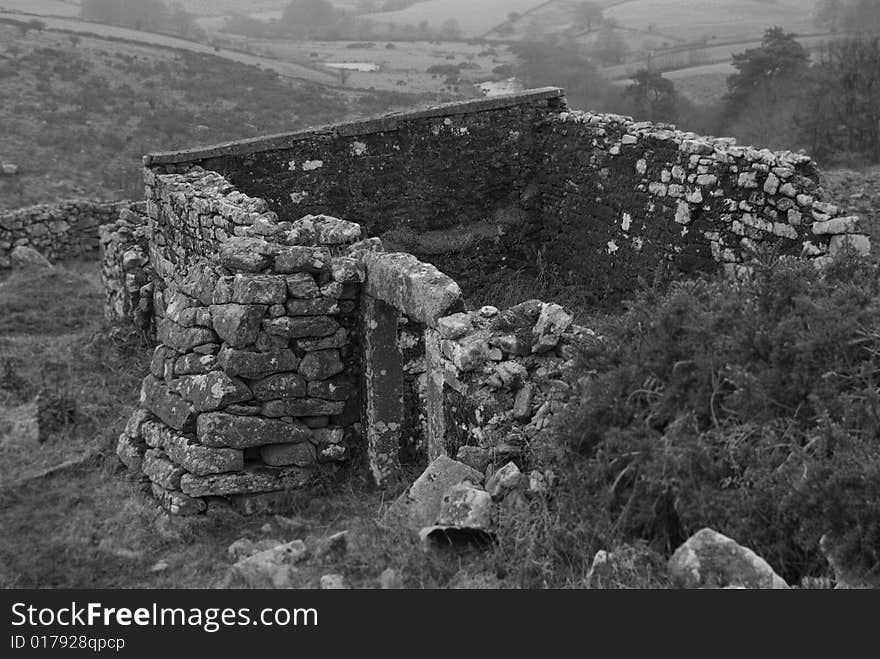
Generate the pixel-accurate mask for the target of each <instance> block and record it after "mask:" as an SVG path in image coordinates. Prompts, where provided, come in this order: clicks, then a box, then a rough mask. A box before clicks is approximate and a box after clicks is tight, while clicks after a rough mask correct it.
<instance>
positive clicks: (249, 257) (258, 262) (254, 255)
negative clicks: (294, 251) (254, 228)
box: [220, 237, 276, 272]
mask: <svg viewBox="0 0 880 659" xmlns="http://www.w3.org/2000/svg"><path fill="white" fill-rule="evenodd" d="M275 251H276V248H274V247H273V246H271V245H270V244H269V243H267V242H266V241H265V240H262V239H259V238H245V237H234V238H230V239H228V240H226V241H225V242H223V243H221V244H220V264H221V265H223V266H224V267H226V268H229V269H230V270H232V271H233V272H261V271H262V270H265V269H266V268H268V267H269V266H270V265H271V264H272V255H273V253H274V252H275Z"/></svg>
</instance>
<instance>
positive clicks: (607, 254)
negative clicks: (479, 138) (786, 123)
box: [526, 112, 868, 299]
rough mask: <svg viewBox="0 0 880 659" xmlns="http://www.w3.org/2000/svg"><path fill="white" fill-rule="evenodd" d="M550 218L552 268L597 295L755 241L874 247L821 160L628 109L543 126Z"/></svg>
mask: <svg viewBox="0 0 880 659" xmlns="http://www.w3.org/2000/svg"><path fill="white" fill-rule="evenodd" d="M534 149H535V150H534V156H535V158H536V160H537V167H536V168H535V172H536V178H535V180H534V183H535V185H536V186H537V188H538V190H539V195H538V196H537V197H536V198H535V200H534V203H535V204H536V205H537V207H538V208H540V212H539V213H538V214H537V215H535V216H537V217H540V221H539V222H538V223H537V224H536V225H535V226H534V227H533V228H532V230H530V231H528V232H527V234H528V235H529V240H528V241H526V242H530V243H531V249H533V250H534V251H535V253H536V254H537V253H538V252H540V254H541V260H542V262H543V263H544V265H545V267H546V270H547V274H548V275H549V276H551V277H552V278H553V279H554V280H555V281H557V282H559V283H560V284H563V285H564V284H580V283H586V285H587V286H589V288H590V289H591V290H592V291H593V292H594V295H595V297H596V298H597V299H607V298H609V297H611V298H615V297H619V296H621V295H624V294H627V293H629V292H631V291H632V290H633V289H634V288H635V287H636V286H637V284H638V280H639V278H642V279H643V280H644V279H647V280H650V278H651V276H652V275H653V273H654V272H655V270H656V269H657V267H658V264H662V263H671V264H673V265H674V267H675V268H676V269H677V270H679V271H682V272H685V273H695V272H706V271H712V270H713V269H716V268H717V267H718V266H719V264H723V265H724V266H726V267H727V268H728V269H733V268H735V267H736V264H739V263H742V262H743V261H745V260H748V259H749V258H750V257H751V256H752V254H753V253H754V251H755V250H759V249H761V247H762V246H764V247H769V248H770V249H773V250H775V251H776V252H777V253H779V254H792V255H795V256H805V257H810V258H814V257H819V258H822V257H825V256H827V255H829V254H834V253H835V252H836V251H837V250H839V249H840V248H841V247H842V245H844V244H850V245H852V246H853V247H854V248H855V249H857V250H859V251H863V252H866V251H867V249H868V239H867V237H866V236H864V235H861V234H860V228H859V220H858V218H855V217H840V216H839V215H840V210H839V209H838V208H837V207H836V206H835V205H834V204H831V203H827V202H825V201H823V200H822V197H823V195H822V191H821V190H820V188H819V186H818V183H817V182H818V178H819V177H818V171H817V169H816V166H815V164H814V163H813V162H812V160H811V159H810V158H809V157H807V156H804V155H801V154H795V153H791V152H773V151H769V150H767V149H762V150H758V149H754V148H751V147H739V146H736V145H735V143H734V141H733V140H732V139H729V138H711V137H702V136H698V135H695V134H693V133H686V132H682V131H678V130H674V129H673V127H671V126H663V125H654V124H649V123H634V122H633V121H632V120H630V119H628V118H626V117H619V116H615V115H601V114H591V113H586V112H561V113H558V114H555V115H551V116H548V117H547V118H546V119H545V120H544V121H543V122H542V123H541V124H540V125H539V126H537V127H536V134H535V139H534Z"/></svg>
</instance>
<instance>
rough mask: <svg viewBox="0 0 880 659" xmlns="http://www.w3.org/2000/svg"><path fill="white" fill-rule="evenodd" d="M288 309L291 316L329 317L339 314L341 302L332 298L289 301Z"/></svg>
mask: <svg viewBox="0 0 880 659" xmlns="http://www.w3.org/2000/svg"><path fill="white" fill-rule="evenodd" d="M286 308H287V314H288V315H290V316H329V315H331V314H336V313H339V301H338V300H336V299H334V298H330V297H316V298H312V299H309V300H288V301H287V305H286Z"/></svg>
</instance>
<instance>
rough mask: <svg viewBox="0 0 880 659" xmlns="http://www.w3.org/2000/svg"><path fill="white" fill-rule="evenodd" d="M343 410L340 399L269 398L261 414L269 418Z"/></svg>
mask: <svg viewBox="0 0 880 659" xmlns="http://www.w3.org/2000/svg"><path fill="white" fill-rule="evenodd" d="M344 410H345V403H344V402H341V401H331V400H322V399H320V398H296V399H292V400H270V401H269V402H267V403H265V404H264V405H263V414H265V415H266V416H268V417H270V418H280V417H283V416H293V417H302V416H336V415H337V414H342V412H343V411H344Z"/></svg>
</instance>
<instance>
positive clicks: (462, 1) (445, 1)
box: [369, 0, 543, 37]
mask: <svg viewBox="0 0 880 659" xmlns="http://www.w3.org/2000/svg"><path fill="white" fill-rule="evenodd" d="M541 4H543V3H542V2H541V0H427V2H419V3H417V4H415V5H413V6H412V7H408V8H406V9H402V10H400V11H392V12H382V13H379V14H370V15H369V17H370V18H372V19H373V20H375V21H377V22H379V23H394V24H396V25H418V24H419V23H421V22H422V21H427V22H428V23H429V24H430V25H433V26H439V25H441V24H442V23H444V22H445V21H447V20H449V19H455V20H456V21H457V22H458V24H459V26H460V27H461V29H462V32H463V33H464V36H468V37H474V36H479V35H481V34H484V33H485V32H488V31H489V30H491V29H492V28H493V27H495V26H496V25H498V24H499V23H502V22H504V21H505V20H506V19H507V15H508V14H510V12H514V11H516V12H520V13H522V12H525V11H528V10H529V9H532V8H534V7H537V6H538V5H541Z"/></svg>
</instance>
